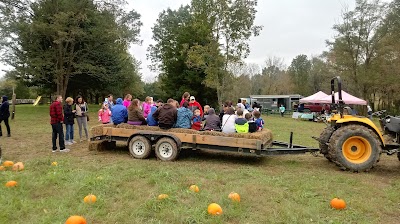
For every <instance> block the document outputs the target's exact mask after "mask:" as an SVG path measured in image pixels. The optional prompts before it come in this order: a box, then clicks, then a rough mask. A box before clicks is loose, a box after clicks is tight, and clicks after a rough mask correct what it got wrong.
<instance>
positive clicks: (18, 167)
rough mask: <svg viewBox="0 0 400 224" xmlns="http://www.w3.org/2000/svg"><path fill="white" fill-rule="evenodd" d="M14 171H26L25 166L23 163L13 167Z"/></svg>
mask: <svg viewBox="0 0 400 224" xmlns="http://www.w3.org/2000/svg"><path fill="white" fill-rule="evenodd" d="M12 170H14V171H22V170H24V164H23V163H22V162H18V163H16V164H14V165H13V167H12Z"/></svg>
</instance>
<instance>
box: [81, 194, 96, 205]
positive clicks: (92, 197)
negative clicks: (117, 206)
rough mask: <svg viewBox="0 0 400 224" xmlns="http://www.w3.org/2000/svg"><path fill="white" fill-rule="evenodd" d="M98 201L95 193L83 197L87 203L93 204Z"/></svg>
mask: <svg viewBox="0 0 400 224" xmlns="http://www.w3.org/2000/svg"><path fill="white" fill-rule="evenodd" d="M96 201H97V197H96V195H93V194H89V195H88V196H86V197H85V198H83V202H85V203H86V204H93V203H95V202H96Z"/></svg>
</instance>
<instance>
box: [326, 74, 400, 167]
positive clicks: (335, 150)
mask: <svg viewBox="0 0 400 224" xmlns="http://www.w3.org/2000/svg"><path fill="white" fill-rule="evenodd" d="M335 80H336V81H337V85H338V95H339V99H338V102H336V100H335ZM341 86H342V83H341V79H340V77H339V76H338V77H335V78H333V79H332V80H331V91H332V105H331V109H332V111H333V112H334V114H333V115H332V116H331V118H330V119H328V127H326V128H325V129H324V131H323V132H322V133H321V135H320V137H319V138H318V141H319V147H320V152H321V153H322V154H323V155H324V156H325V157H326V158H327V159H328V160H329V161H331V162H334V163H335V164H337V165H338V166H339V167H341V168H342V169H343V170H350V171H353V172H362V171H368V170H370V169H371V168H373V167H374V166H375V165H376V163H377V162H378V161H379V158H380V155H381V153H382V152H385V153H387V154H388V155H393V154H395V153H397V154H398V156H399V159H400V153H399V148H400V145H399V143H400V139H399V135H400V118H399V117H391V116H388V117H382V118H381V119H380V122H381V128H382V131H383V134H382V133H381V131H380V130H379V129H378V128H377V127H376V125H375V124H374V123H373V122H372V121H371V120H370V119H369V118H366V117H361V116H354V115H352V113H351V112H350V111H351V109H350V108H349V107H345V106H344V105H345V103H346V102H344V101H343V100H342V88H341ZM379 115H382V113H381V112H380V114H379ZM389 123H390V125H389ZM384 135H385V139H391V140H390V141H388V140H386V142H385V139H384Z"/></svg>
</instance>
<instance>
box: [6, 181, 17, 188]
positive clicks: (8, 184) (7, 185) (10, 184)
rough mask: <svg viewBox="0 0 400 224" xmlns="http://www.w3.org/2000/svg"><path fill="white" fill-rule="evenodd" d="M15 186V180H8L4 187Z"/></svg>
mask: <svg viewBox="0 0 400 224" xmlns="http://www.w3.org/2000/svg"><path fill="white" fill-rule="evenodd" d="M15 186H17V181H14V180H10V181H8V182H7V183H6V187H15Z"/></svg>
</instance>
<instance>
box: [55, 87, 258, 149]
mask: <svg viewBox="0 0 400 224" xmlns="http://www.w3.org/2000/svg"><path fill="white" fill-rule="evenodd" d="M132 98H133V97H132V95H130V94H127V95H126V96H125V98H124V99H122V98H118V99H117V100H116V101H115V103H114V98H113V95H111V94H110V95H108V97H107V98H106V99H105V101H104V102H103V103H102V106H101V109H100V110H99V111H98V120H99V122H101V123H103V124H115V125H118V124H121V123H127V124H130V125H148V126H159V127H160V128H161V129H170V128H187V129H194V130H199V131H221V132H223V133H248V132H256V131H260V130H262V129H263V127H264V120H263V119H262V118H261V113H260V111H259V108H260V106H259V105H257V104H256V105H253V107H252V108H250V106H249V105H248V104H247V103H246V102H245V101H241V102H240V101H239V102H238V103H237V105H236V107H234V106H233V103H232V101H227V102H225V103H224V105H223V106H222V109H221V111H220V114H219V116H218V115H217V114H216V112H215V110H214V108H211V107H210V106H208V105H206V106H204V108H203V107H202V106H201V105H200V103H199V102H197V101H196V98H195V97H194V96H191V95H190V94H189V93H188V92H185V93H184V94H183V96H182V100H181V101H180V102H178V101H176V100H174V99H168V101H167V102H166V103H164V102H163V101H162V100H157V101H156V102H154V101H153V98H152V97H149V96H148V97H146V99H145V101H144V102H142V103H141V102H140V100H139V99H132ZM62 101H63V99H62V96H57V97H56V100H55V101H54V102H53V103H52V104H51V105H50V117H51V119H50V123H51V126H52V143H53V152H56V151H57V145H56V141H57V138H59V146H60V151H62V152H68V151H69V149H66V148H65V146H66V145H72V144H74V143H76V141H74V124H75V119H76V121H77V123H78V128H79V137H80V141H85V140H87V139H88V138H89V133H88V125H87V122H88V121H89V116H88V112H89V107H88V104H87V103H86V102H85V101H84V99H83V98H82V97H81V96H78V97H77V98H76V99H75V101H74V99H73V98H71V97H67V99H65V104H64V106H62V105H61V103H62ZM63 123H64V124H65V136H64V130H63V125H62V124H63ZM83 131H84V133H85V137H86V138H83V137H82V134H83ZM64 137H65V140H64Z"/></svg>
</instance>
